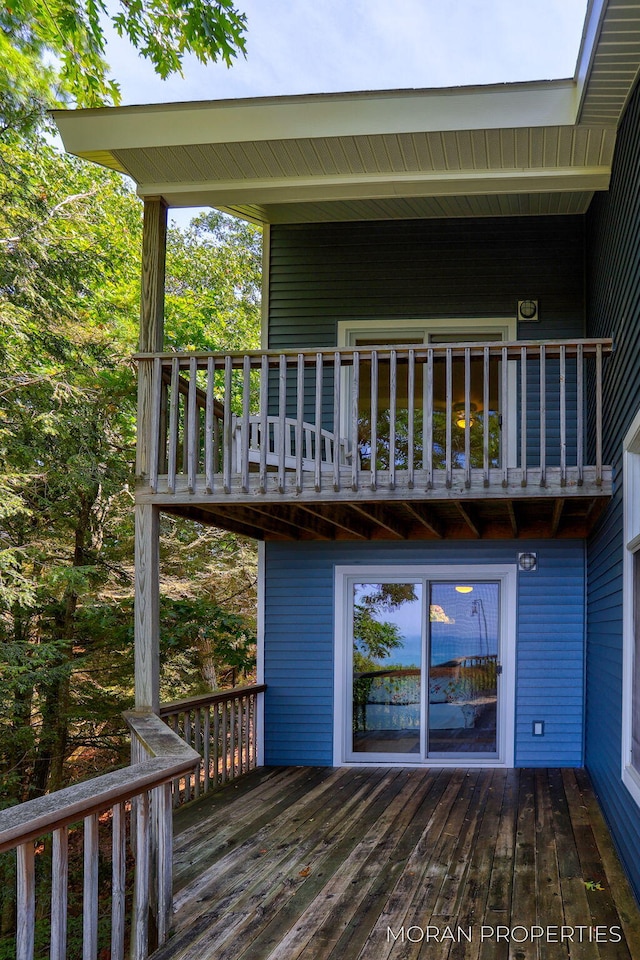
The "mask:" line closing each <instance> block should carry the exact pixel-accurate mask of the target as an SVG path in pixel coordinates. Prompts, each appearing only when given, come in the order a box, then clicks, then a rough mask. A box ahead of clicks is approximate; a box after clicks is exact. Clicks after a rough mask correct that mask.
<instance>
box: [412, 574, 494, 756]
mask: <svg viewBox="0 0 640 960" xmlns="http://www.w3.org/2000/svg"><path fill="white" fill-rule="evenodd" d="M429 604H430V607H429V610H430V615H429V706H428V731H429V733H428V742H429V754H430V755H432V754H434V753H441V754H451V753H454V754H455V753H481V754H485V755H489V756H491V755H495V754H496V753H497V736H496V734H497V703H498V700H497V692H498V691H497V686H498V681H497V678H498V639H499V638H498V624H499V584H497V583H473V586H472V589H471V590H468V589H467V587H465V590H464V592H462V591H461V590H458V588H457V586H456V584H454V583H432V584H431V586H430V598H429Z"/></svg>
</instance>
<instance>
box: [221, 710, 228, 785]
mask: <svg viewBox="0 0 640 960" xmlns="http://www.w3.org/2000/svg"><path fill="white" fill-rule="evenodd" d="M221 719H222V724H221V725H222V731H221V732H222V741H221V748H222V749H221V751H220V752H221V755H222V783H226V782H227V779H228V778H227V761H228V757H229V711H228V709H227V701H226V700H225V702H224V703H223V704H222V718H221Z"/></svg>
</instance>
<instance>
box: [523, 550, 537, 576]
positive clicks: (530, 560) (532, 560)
mask: <svg viewBox="0 0 640 960" xmlns="http://www.w3.org/2000/svg"><path fill="white" fill-rule="evenodd" d="M518 567H519V569H520V570H522V571H524V573H531V572H532V571H533V570H537V569H538V554H537V553H519V554H518Z"/></svg>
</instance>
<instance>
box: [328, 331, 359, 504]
mask: <svg viewBox="0 0 640 960" xmlns="http://www.w3.org/2000/svg"><path fill="white" fill-rule="evenodd" d="M341 379H342V370H341V366H340V353H339V351H337V350H336V352H335V353H334V355H333V437H334V440H333V489H334V491H335V492H336V493H338V491H339V490H340V450H341V448H342V440H343V438H342V435H341V434H342V430H341V416H342V412H341V410H340V389H341ZM351 453H352V456H355V450H352V451H351Z"/></svg>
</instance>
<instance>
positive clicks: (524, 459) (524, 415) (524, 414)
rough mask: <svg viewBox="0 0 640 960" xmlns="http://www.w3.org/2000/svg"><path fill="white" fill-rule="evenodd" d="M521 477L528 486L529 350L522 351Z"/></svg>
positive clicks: (522, 349) (524, 484) (523, 483)
mask: <svg viewBox="0 0 640 960" xmlns="http://www.w3.org/2000/svg"><path fill="white" fill-rule="evenodd" d="M520 477H521V480H520V482H521V484H522V486H523V487H526V485H527V348H526V347H522V348H521V350H520Z"/></svg>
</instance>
